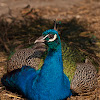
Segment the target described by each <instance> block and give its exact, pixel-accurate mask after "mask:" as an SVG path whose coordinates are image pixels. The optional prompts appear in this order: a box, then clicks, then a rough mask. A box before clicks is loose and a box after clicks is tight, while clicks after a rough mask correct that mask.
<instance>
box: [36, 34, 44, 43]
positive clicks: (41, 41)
mask: <svg viewBox="0 0 100 100" xmlns="http://www.w3.org/2000/svg"><path fill="white" fill-rule="evenodd" d="M43 42H45V40H44V39H43V36H40V37H39V38H38V39H36V40H35V42H34V43H43Z"/></svg>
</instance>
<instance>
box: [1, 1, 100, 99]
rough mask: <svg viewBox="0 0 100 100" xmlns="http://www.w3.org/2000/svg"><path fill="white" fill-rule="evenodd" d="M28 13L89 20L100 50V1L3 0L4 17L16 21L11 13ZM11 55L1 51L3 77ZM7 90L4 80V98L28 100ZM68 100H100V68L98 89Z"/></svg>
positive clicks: (2, 95) (98, 53)
mask: <svg viewBox="0 0 100 100" xmlns="http://www.w3.org/2000/svg"><path fill="white" fill-rule="evenodd" d="M29 5H30V6H29ZM27 12H29V13H28V14H27V15H28V16H32V17H34V16H33V15H32V13H33V12H35V13H37V14H38V15H39V16H41V17H42V18H44V19H49V20H52V21H53V20H54V19H57V20H59V21H62V20H69V21H70V20H72V19H73V18H75V19H78V20H80V21H84V22H86V23H87V28H88V31H92V32H93V34H94V35H95V36H96V38H97V39H98V42H96V45H97V49H98V50H100V0H10V2H9V0H0V16H4V17H5V16H6V19H7V21H8V22H9V23H11V22H12V19H10V17H11V16H13V17H14V18H17V19H21V17H20V13H21V14H23V15H25V14H26V13H27ZM96 56H98V57H100V52H96ZM7 57H8V56H7V55H6V53H5V52H0V78H1V77H2V76H3V74H4V73H6V67H5V66H7ZM99 65H100V63H99ZM99 69H100V66H99ZM4 89H5V87H3V86H2V84H1V83H0V100H25V99H24V98H21V96H20V95H17V94H16V93H12V92H9V91H7V90H4ZM68 100H100V70H99V71H98V88H97V89H96V90H95V91H93V92H91V93H88V94H84V96H82V95H81V96H71V98H68Z"/></svg>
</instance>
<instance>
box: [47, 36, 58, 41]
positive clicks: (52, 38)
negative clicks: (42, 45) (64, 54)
mask: <svg viewBox="0 0 100 100" xmlns="http://www.w3.org/2000/svg"><path fill="white" fill-rule="evenodd" d="M56 38H57V34H55V35H54V38H52V39H49V41H48V42H53V41H54V40H56Z"/></svg>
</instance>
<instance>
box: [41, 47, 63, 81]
mask: <svg viewBox="0 0 100 100" xmlns="http://www.w3.org/2000/svg"><path fill="white" fill-rule="evenodd" d="M62 75H63V62H62V51H61V45H59V46H58V47H57V50H52V49H49V52H48V55H47V57H46V59H45V61H44V64H43V66H42V69H41V76H40V78H43V80H45V81H46V80H47V81H48V79H49V80H50V81H51V80H52V82H53V80H55V79H58V78H59V82H62V81H61V80H62V77H61V76H62ZM55 81H57V80H55Z"/></svg>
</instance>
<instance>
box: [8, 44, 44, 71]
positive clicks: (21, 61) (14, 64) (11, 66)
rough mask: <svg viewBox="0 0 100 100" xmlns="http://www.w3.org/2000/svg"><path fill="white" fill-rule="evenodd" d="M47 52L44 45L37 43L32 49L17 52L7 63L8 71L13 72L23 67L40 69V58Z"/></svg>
mask: <svg viewBox="0 0 100 100" xmlns="http://www.w3.org/2000/svg"><path fill="white" fill-rule="evenodd" d="M45 51H46V48H45V44H44V43H37V44H35V45H34V46H33V47H32V48H25V49H21V50H18V51H16V52H15V53H14V54H13V55H12V56H11V58H10V59H9V60H8V62H7V71H8V72H11V71H13V70H15V69H18V68H22V66H24V65H26V66H31V67H33V68H35V69H36V70H37V69H38V65H39V63H40V58H41V56H42V55H43V54H44V52H45Z"/></svg>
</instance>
